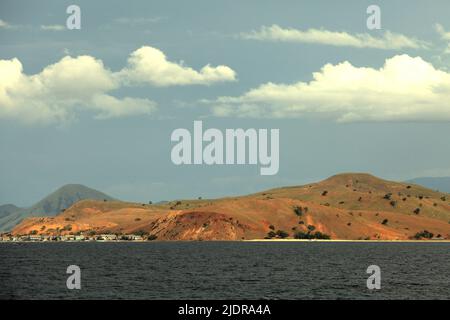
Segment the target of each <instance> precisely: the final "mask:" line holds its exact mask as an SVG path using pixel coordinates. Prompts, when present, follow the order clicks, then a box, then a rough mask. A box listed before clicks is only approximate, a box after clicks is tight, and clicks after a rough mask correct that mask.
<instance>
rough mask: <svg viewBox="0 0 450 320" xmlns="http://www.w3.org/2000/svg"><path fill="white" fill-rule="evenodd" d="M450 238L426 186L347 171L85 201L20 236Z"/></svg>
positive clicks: (448, 199) (34, 223)
mask: <svg viewBox="0 0 450 320" xmlns="http://www.w3.org/2000/svg"><path fill="white" fill-rule="evenodd" d="M424 230H426V231H428V232H430V233H433V235H435V236H439V237H440V238H446V239H450V196H449V194H446V193H441V192H436V191H433V190H429V189H426V188H424V187H421V186H417V185H413V184H408V183H400V182H393V181H388V180H383V179H379V178H377V177H375V176H372V175H370V174H361V173H355V174H353V173H346V174H339V175H335V176H332V177H330V178H328V179H325V180H323V181H320V182H317V183H311V184H307V185H303V186H294V187H286V188H276V189H271V190H267V191H263V192H259V193H256V194H251V195H245V196H239V197H227V198H221V199H198V200H175V201H170V202H167V203H162V204H154V205H149V204H137V203H125V202H120V201H109V200H107V201H104V200H101V201H99V200H83V201H79V202H77V203H75V204H73V205H72V206H71V207H70V208H68V209H67V210H66V211H65V212H63V213H61V214H59V215H58V216H55V217H34V218H28V219H26V220H24V221H23V222H22V223H20V224H19V225H18V226H17V227H16V228H14V230H13V233H14V234H17V235H18V234H29V233H31V232H32V233H37V234H52V233H53V234H70V233H80V232H85V233H86V232H91V233H105V232H112V233H117V234H126V233H136V232H137V233H140V234H146V235H151V236H152V238H157V239H160V240H241V239H261V238H279V237H281V238H284V237H288V238H292V237H302V236H303V237H322V236H327V237H330V238H331V239H354V240H356V239H385V240H402V239H410V238H412V237H414V236H416V235H417V234H420V233H421V232H422V231H424Z"/></svg>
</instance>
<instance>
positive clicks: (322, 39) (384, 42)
mask: <svg viewBox="0 0 450 320" xmlns="http://www.w3.org/2000/svg"><path fill="white" fill-rule="evenodd" d="M240 36H241V38H243V39H250V40H260V41H280V42H298V43H316V44H322V45H331V46H339V47H344V46H345V47H355V48H375V49H385V50H389V49H392V50H399V49H405V48H412V49H420V48H422V49H424V48H427V44H426V43H425V42H424V41H421V40H418V39H415V38H409V37H407V36H405V35H402V34H398V33H392V32H390V31H386V32H385V33H384V34H383V35H382V36H381V37H374V36H372V35H370V34H368V33H357V34H350V33H347V32H337V31H329V30H325V29H308V30H305V31H303V30H298V29H292V28H282V27H280V26H278V25H276V24H274V25H272V26H270V27H267V26H262V27H261V28H260V30H258V31H251V32H249V33H241V35H240Z"/></svg>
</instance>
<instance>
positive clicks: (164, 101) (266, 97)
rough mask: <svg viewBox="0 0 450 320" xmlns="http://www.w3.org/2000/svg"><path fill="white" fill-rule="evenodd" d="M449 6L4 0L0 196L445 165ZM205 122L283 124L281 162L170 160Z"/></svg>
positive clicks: (154, 190)
mask: <svg viewBox="0 0 450 320" xmlns="http://www.w3.org/2000/svg"><path fill="white" fill-rule="evenodd" d="M72 4H76V5H78V6H79V7H80V10H81V29H80V30H76V29H75V30H69V29H68V28H67V27H66V20H67V18H68V16H69V14H67V13H66V9H67V7H68V6H70V5H72ZM371 4H377V5H378V6H379V8H380V10H381V11H380V12H381V20H380V21H381V29H379V30H370V29H368V27H367V24H366V21H367V18H368V17H369V15H368V14H367V12H366V10H367V7H368V6H369V5H371ZM449 17H450V2H448V1H444V0H442V1H433V5H430V3H429V2H427V1H403V0H402V1H401V0H397V1H356V0H355V1H346V2H345V4H343V3H337V2H336V3H335V2H330V1H259V0H258V1H256V0H254V1H245V2H231V1H224V0H218V1H206V0H205V1H189V2H187V1H95V2H94V1H77V2H72V1H47V0H43V1H39V2H37V1H33V2H32V1H22V0H14V1H9V0H2V1H1V3H0V150H1V151H0V204H3V203H14V204H16V205H19V206H29V205H31V204H33V203H34V202H36V201H38V200H39V199H41V198H42V197H44V196H46V195H47V194H48V193H50V192H52V191H54V190H56V189H57V188H58V187H60V186H62V185H64V184H67V183H81V184H84V185H87V186H89V187H92V188H95V189H98V190H100V191H103V192H105V193H108V194H109V195H111V196H113V197H116V198H119V199H122V200H127V201H138V202H148V201H162V200H170V199H180V198H197V197H200V196H201V197H203V198H208V197H221V196H228V195H239V194H245V193H251V192H257V191H261V190H264V189H268V188H273V187H279V186H286V185H299V184H304V183H308V182H311V181H317V180H321V179H324V178H326V177H328V176H331V175H333V174H337V173H342V172H369V173H371V174H374V175H376V176H380V177H383V178H387V179H392V180H406V179H410V178H415V177H420V176H450V161H449V159H450V148H449V147H450V139H448V137H449V136H450V126H449V121H450V104H449V103H448V101H450V22H449V21H450V19H449ZM195 120H202V121H203V126H204V127H205V128H217V129H220V130H225V129H228V128H230V129H234V128H244V129H247V128H256V129H273V128H276V129H279V132H280V168H279V172H278V173H277V174H276V175H272V176H261V175H260V174H259V167H258V166H254V165H223V166H220V165H213V166H207V165H196V166H194V165H181V166H176V165H174V164H173V163H172V161H171V158H170V154H171V149H172V147H173V146H174V143H173V142H171V141H170V136H171V133H172V132H173V131H174V130H175V129H177V128H187V129H189V130H191V131H192V128H193V122H194V121H195Z"/></svg>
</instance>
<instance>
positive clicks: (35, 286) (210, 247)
mask: <svg viewBox="0 0 450 320" xmlns="http://www.w3.org/2000/svg"><path fill="white" fill-rule="evenodd" d="M72 264H75V265H78V266H79V267H80V268H81V283H82V289H81V290H68V289H67V288H66V279H67V277H68V276H69V275H67V274H66V268H67V266H69V265H72ZM372 264H375V265H378V266H379V267H380V268H381V289H380V290H375V291H371V290H368V289H367V287H366V279H367V277H368V276H369V275H368V274H366V269H367V267H368V266H369V265H372ZM0 298H2V299H61V298H62V299H91V298H96V299H450V244H448V243H324V242H310V243H304V242H291V243H280V242H277V243H265V242H149V243H19V244H11V243H2V244H0Z"/></svg>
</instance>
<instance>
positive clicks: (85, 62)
mask: <svg viewBox="0 0 450 320" xmlns="http://www.w3.org/2000/svg"><path fill="white" fill-rule="evenodd" d="M234 79H235V73H234V71H233V70H232V69H230V68H228V67H226V66H218V67H211V66H209V65H207V66H205V67H203V68H202V69H201V70H200V71H195V70H194V69H192V68H189V67H185V66H183V65H182V64H177V63H174V62H170V61H168V60H167V59H166V57H165V55H164V54H163V53H162V52H161V51H160V50H158V49H155V48H152V47H142V48H140V49H138V50H136V51H135V52H133V53H132V54H131V56H130V59H129V62H128V65H127V66H126V67H125V68H124V69H122V70H120V71H119V72H112V71H111V70H109V69H107V68H105V66H104V65H103V62H102V61H101V60H98V59H96V58H94V57H92V56H88V55H84V56H79V57H76V58H73V57H70V56H66V57H64V58H62V59H61V60H60V61H58V62H56V63H55V64H52V65H49V66H46V67H45V68H44V69H43V70H42V71H41V72H39V73H37V74H33V75H27V74H25V73H24V71H23V66H22V63H21V62H20V61H19V59H17V58H14V59H11V60H0V118H6V119H15V120H19V121H21V122H23V123H44V124H46V123H64V122H68V121H71V120H73V119H75V118H76V115H77V113H78V112H80V111H88V112H91V113H93V114H94V117H95V118H98V119H107V118H114V117H123V116H136V115H148V114H151V113H153V112H154V111H155V110H156V108H157V104H156V103H155V102H154V101H152V100H150V99H142V98H132V97H123V98H118V97H115V96H114V95H113V94H112V93H111V92H113V91H114V90H116V89H118V88H120V87H122V86H123V85H124V84H127V85H136V84H137V85H148V84H150V85H154V86H169V85H191V84H202V85H208V84H212V83H215V82H219V81H231V80H234Z"/></svg>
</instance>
